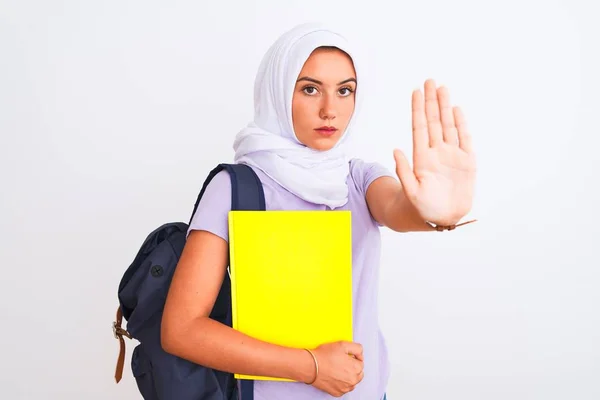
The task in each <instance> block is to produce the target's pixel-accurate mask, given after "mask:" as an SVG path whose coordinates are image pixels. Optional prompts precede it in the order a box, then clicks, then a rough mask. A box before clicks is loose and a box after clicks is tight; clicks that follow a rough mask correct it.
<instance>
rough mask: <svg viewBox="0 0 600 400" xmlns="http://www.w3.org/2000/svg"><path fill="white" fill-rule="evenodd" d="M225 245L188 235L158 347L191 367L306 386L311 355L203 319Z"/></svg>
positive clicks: (220, 273) (223, 263)
mask: <svg viewBox="0 0 600 400" xmlns="http://www.w3.org/2000/svg"><path fill="white" fill-rule="evenodd" d="M227 256H228V244H227V242H226V241H225V240H224V239H222V238H220V237H219V236H217V235H214V234H212V233H209V232H206V231H192V232H190V234H189V237H188V241H187V243H186V245H185V248H184V250H183V253H182V255H181V258H180V261H179V264H178V265H177V269H176V270H175V274H174V276H173V280H172V283H171V287H170V289H169V294H168V296H167V301H166V304H165V310H164V314H163V319H162V328H161V340H162V346H163V348H164V349H165V351H167V352H168V353H171V354H173V355H176V356H178V357H181V358H184V359H187V360H190V361H192V362H195V363H196V364H201V365H205V366H207V367H210V368H214V369H218V370H221V371H226V372H231V373H241V374H250V375H261V376H271V377H278V378H287V379H293V380H296V381H300V382H311V381H312V379H313V378H314V376H315V365H314V361H313V359H312V357H311V355H310V354H309V353H308V352H307V351H305V350H302V349H292V348H287V347H282V346H278V345H273V344H269V343H265V342H262V341H259V340H256V339H253V338H251V337H249V336H247V335H245V334H243V333H241V332H239V331H236V330H234V329H232V328H230V327H228V326H226V325H223V324H221V323H219V322H217V321H215V320H212V319H210V318H209V314H210V312H211V310H212V308H213V305H214V302H215V300H216V298H217V295H218V293H219V289H220V287H221V282H222V281H223V278H224V276H225V271H226V267H227V260H228V257H227Z"/></svg>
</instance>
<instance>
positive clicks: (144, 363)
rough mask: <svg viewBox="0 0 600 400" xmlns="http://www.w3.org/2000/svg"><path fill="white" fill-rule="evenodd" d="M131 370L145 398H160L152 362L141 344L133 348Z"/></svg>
mask: <svg viewBox="0 0 600 400" xmlns="http://www.w3.org/2000/svg"><path fill="white" fill-rule="evenodd" d="M131 371H132V373H133V376H134V377H135V380H136V383H137V386H138V389H139V391H140V393H141V394H142V397H143V398H144V400H160V399H159V397H158V394H157V393H156V388H155V387H154V377H153V375H152V364H151V363H150V358H149V357H148V354H147V353H145V352H144V348H143V347H142V345H141V344H139V345H137V346H136V347H135V349H133V354H132V355H131Z"/></svg>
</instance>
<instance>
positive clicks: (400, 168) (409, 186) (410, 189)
mask: <svg viewBox="0 0 600 400" xmlns="http://www.w3.org/2000/svg"><path fill="white" fill-rule="evenodd" d="M394 159H395V160H396V175H398V178H399V179H400V183H401V184H402V189H403V190H404V193H406V195H407V196H409V197H414V194H415V193H416V192H417V188H418V187H419V181H417V177H416V176H415V174H414V172H413V170H412V168H411V167H410V164H409V163H408V160H407V159H406V156H405V155H404V153H403V152H402V151H401V150H395V151H394Z"/></svg>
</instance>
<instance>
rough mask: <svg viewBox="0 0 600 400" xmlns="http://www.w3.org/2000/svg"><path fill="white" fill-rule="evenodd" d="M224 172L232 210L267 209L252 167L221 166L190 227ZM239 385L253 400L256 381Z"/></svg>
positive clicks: (241, 393) (211, 175) (213, 173)
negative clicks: (213, 185) (212, 187)
mask: <svg viewBox="0 0 600 400" xmlns="http://www.w3.org/2000/svg"><path fill="white" fill-rule="evenodd" d="M222 170H226V171H227V172H228V173H229V178H230V180H231V209H232V210H256V211H264V210H265V209H266V206H265V193H264V190H263V187H262V183H261V181H260V178H259V177H258V176H257V175H256V173H255V172H254V170H253V169H252V168H251V167H250V166H248V165H245V164H219V165H217V166H216V167H215V168H214V169H213V170H212V171H211V172H210V173H209V174H208V177H207V178H206V180H205V182H204V184H203V185H202V190H201V191H200V194H198V198H197V199H196V204H195V205H194V210H193V211H192V215H191V217H190V222H189V223H188V225H189V224H191V222H192V218H193V217H194V214H195V213H196V210H197V209H198V204H200V199H201V198H202V195H204V192H205V191H206V187H207V186H208V184H209V183H210V181H212V179H213V178H214V177H215V176H216V175H217V174H218V173H219V172H221V171H222ZM238 384H239V386H238V387H237V390H238V391H239V397H240V398H241V400H253V399H254V381H253V380H247V379H241V380H239V381H238Z"/></svg>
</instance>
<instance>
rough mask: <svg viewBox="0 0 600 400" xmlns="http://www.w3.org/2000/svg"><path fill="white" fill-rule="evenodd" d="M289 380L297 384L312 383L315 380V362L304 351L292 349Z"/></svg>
mask: <svg viewBox="0 0 600 400" xmlns="http://www.w3.org/2000/svg"><path fill="white" fill-rule="evenodd" d="M291 365H292V370H291V371H290V378H291V379H292V380H294V381H297V382H302V383H307V384H308V383H312V382H313V381H314V379H315V375H316V368H315V360H314V359H313V357H312V355H311V354H310V353H309V352H308V351H306V350H305V349H293V357H292V363H291Z"/></svg>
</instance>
